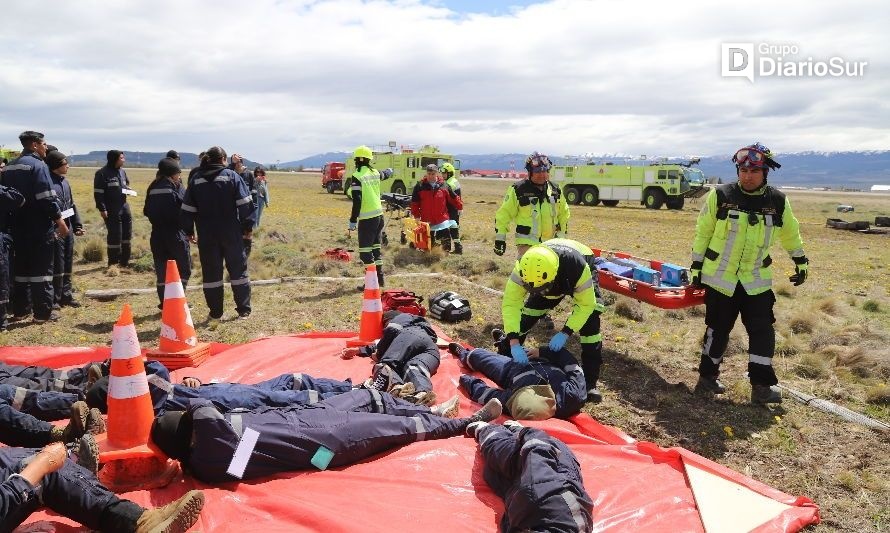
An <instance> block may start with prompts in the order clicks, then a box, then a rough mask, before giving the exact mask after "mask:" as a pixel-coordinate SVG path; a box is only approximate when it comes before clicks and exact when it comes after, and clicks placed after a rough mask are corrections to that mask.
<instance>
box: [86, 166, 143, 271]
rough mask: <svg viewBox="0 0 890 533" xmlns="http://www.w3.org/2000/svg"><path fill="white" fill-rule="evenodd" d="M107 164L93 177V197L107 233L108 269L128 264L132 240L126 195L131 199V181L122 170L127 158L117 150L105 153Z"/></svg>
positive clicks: (131, 221) (131, 227) (131, 224)
mask: <svg viewBox="0 0 890 533" xmlns="http://www.w3.org/2000/svg"><path fill="white" fill-rule="evenodd" d="M105 159H106V161H107V163H106V164H105V166H104V167H102V168H100V169H99V170H97V171H96V175H95V177H94V178H93V197H94V198H95V200H96V209H98V210H99V214H100V215H102V220H104V221H105V228H106V229H107V230H108V235H107V237H106V243H107V244H106V246H107V248H108V266H113V265H117V264H120V266H122V267H128V266H129V265H130V241H131V240H132V238H133V216H132V214H131V213H130V204H128V203H127V196H134V195H135V192H134V191H133V190H132V189H131V188H130V178H128V177H127V171H126V170H124V168H123V167H124V163H126V161H127V158H126V157H124V153H123V152H121V151H120V150H109V151H108V153H106V154H105Z"/></svg>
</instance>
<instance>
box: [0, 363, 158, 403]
mask: <svg viewBox="0 0 890 533" xmlns="http://www.w3.org/2000/svg"><path fill="white" fill-rule="evenodd" d="M110 369H111V360H110V359H108V360H106V361H104V362H93V363H87V364H85V365H83V366H81V367H77V368H71V369H67V370H60V369H58V368H50V367H46V366H37V365H28V366H21V365H7V364H5V363H0V384H5V385H14V386H16V387H22V388H25V389H30V390H37V391H44V392H50V391H55V392H66V393H71V394H76V395H78V396H79V397H80V399H83V397H84V394H86V391H87V389H88V388H89V387H91V386H92V385H93V384H94V383H95V382H96V381H97V380H98V379H99V378H101V377H102V376H107V375H108V374H109V372H110ZM145 373H146V374H149V375H151V374H158V375H159V376H161V377H162V378H164V379H165V380H168V381H169V380H170V371H169V370H167V367H165V366H164V365H162V364H161V363H159V362H157V361H148V362H147V363H145Z"/></svg>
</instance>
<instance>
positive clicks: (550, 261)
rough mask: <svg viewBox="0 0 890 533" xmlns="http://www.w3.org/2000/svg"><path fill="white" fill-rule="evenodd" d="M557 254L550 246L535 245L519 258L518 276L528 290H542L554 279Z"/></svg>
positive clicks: (557, 266) (557, 261)
mask: <svg viewBox="0 0 890 533" xmlns="http://www.w3.org/2000/svg"><path fill="white" fill-rule="evenodd" d="M557 270H559V256H558V255H556V252H554V251H553V250H551V249H550V248H548V247H546V246H543V245H537V246H533V247H531V248H529V250H528V251H527V252H525V254H523V255H522V258H521V259H520V260H519V277H520V278H521V279H522V283H523V286H524V287H525V288H526V290H528V291H529V292H539V291H543V290H544V289H546V288H547V287H549V286H550V285H551V284H552V283H553V281H554V280H555V279H556V271H557Z"/></svg>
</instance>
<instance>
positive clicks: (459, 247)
mask: <svg viewBox="0 0 890 533" xmlns="http://www.w3.org/2000/svg"><path fill="white" fill-rule="evenodd" d="M452 253H454V254H457V255H463V253H464V245H463V244H461V242H460V241H455V243H454V250H453V251H452Z"/></svg>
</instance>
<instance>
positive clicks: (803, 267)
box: [788, 256, 810, 287]
mask: <svg viewBox="0 0 890 533" xmlns="http://www.w3.org/2000/svg"><path fill="white" fill-rule="evenodd" d="M792 259H793V260H794V274H793V275H792V276H790V277H789V278H788V281H790V282H791V283H793V284H794V286H795V287H797V286H799V285H803V282H804V281H806V280H807V271H808V270H809V269H810V261H809V259H807V258H806V256H804V257H793V258H792Z"/></svg>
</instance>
